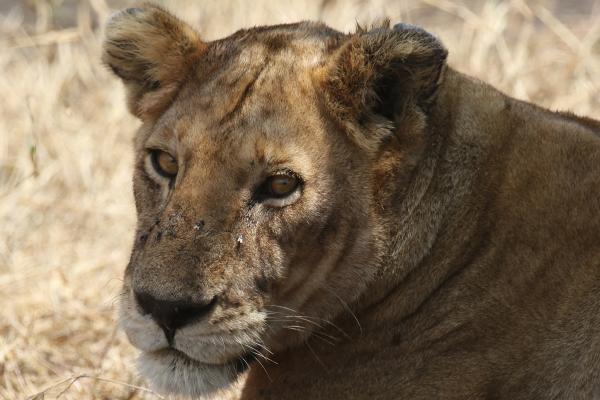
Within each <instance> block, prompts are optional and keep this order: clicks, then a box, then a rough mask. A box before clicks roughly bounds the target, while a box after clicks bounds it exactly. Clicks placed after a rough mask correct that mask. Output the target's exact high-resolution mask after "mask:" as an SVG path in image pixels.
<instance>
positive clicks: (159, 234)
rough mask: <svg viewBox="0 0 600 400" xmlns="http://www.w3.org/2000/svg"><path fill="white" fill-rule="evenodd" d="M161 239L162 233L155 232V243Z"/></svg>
mask: <svg viewBox="0 0 600 400" xmlns="http://www.w3.org/2000/svg"><path fill="white" fill-rule="evenodd" d="M161 239H162V231H158V232H156V241H157V242H160V240H161Z"/></svg>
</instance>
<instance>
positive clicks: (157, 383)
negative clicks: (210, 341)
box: [138, 349, 249, 398]
mask: <svg viewBox="0 0 600 400" xmlns="http://www.w3.org/2000/svg"><path fill="white" fill-rule="evenodd" d="M248 363H249V360H246V357H240V359H238V360H235V361H233V362H231V363H227V364H205V363H201V362H199V361H196V360H194V359H191V358H189V357H187V356H186V355H185V354H184V353H182V352H180V351H178V350H174V349H163V350H159V351H154V352H143V353H142V354H141V355H140V357H139V358H138V370H139V371H140V373H141V374H142V375H143V376H144V377H145V378H146V379H147V380H148V381H149V383H150V385H151V387H152V388H153V389H154V390H156V391H157V392H159V393H164V394H177V395H184V396H190V397H192V398H211V397H212V396H213V395H214V394H216V393H217V392H219V391H221V390H223V389H227V388H229V387H231V386H232V385H233V384H234V383H235V382H236V381H237V380H238V378H239V377H240V375H241V374H242V373H243V372H244V371H245V369H246V368H247V366H248Z"/></svg>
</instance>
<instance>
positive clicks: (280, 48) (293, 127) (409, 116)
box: [103, 4, 600, 400]
mask: <svg viewBox="0 0 600 400" xmlns="http://www.w3.org/2000/svg"><path fill="white" fill-rule="evenodd" d="M446 55H447V52H446V50H445V48H444V46H443V45H442V44H441V43H440V42H439V41H438V40H437V39H436V38H434V37H433V36H432V35H430V34H428V33H427V32H425V31H423V30H421V29H419V28H416V27H414V26H410V25H403V24H400V25H397V26H395V27H393V28H389V27H388V26H387V25H383V26H380V27H376V28H373V29H371V30H364V29H358V30H357V32H355V33H352V34H343V33H340V32H337V31H335V30H333V29H330V28H328V27H327V26H325V25H323V24H320V23H310V22H302V23H298V24H290V25H277V26H267V27H257V28H253V29H248V30H241V31H239V32H236V33H234V34H233V35H231V36H229V37H227V38H225V39H222V40H217V41H214V42H208V43H207V42H203V41H202V40H201V39H200V38H199V36H198V34H197V33H196V32H195V31H194V30H193V29H192V28H190V27H189V26H188V25H186V24H185V23H183V22H182V21H180V20H178V19H177V18H176V17H174V16H173V15H171V14H169V13H168V12H166V11H165V10H163V9H161V8H160V7H157V6H155V5H151V4H144V5H142V6H140V7H139V8H131V9H128V10H125V11H123V12H120V13H118V14H116V15H115V16H114V17H113V18H112V19H111V20H110V21H109V23H108V26H107V29H106V42H105V44H104V54H103V60H104V62H105V63H106V64H107V65H108V66H110V68H111V69H112V70H113V71H114V73H115V74H116V75H117V76H119V77H120V78H121V79H122V80H123V82H124V83H125V85H126V88H127V95H128V104H129V108H130V110H131V112H132V113H133V114H135V115H136V116H138V117H139V118H140V120H141V122H142V125H141V128H140V129H139V132H138V133H137V135H136V139H135V149H136V164H135V175H134V192H135V199H136V206H137V212H138V226H137V234H136V240H135V244H134V247H133V251H132V255H131V261H130V263H129V265H128V267H127V269H126V271H125V281H124V288H123V297H122V303H121V305H122V307H121V308H122V310H121V317H122V318H121V324H122V326H123V327H124V329H125V332H126V333H127V335H128V337H129V339H130V341H131V342H132V343H133V345H135V346H136V347H138V348H139V349H140V350H141V351H142V354H141V357H140V361H139V367H140V370H141V371H142V373H143V374H144V375H145V376H146V377H148V378H149V381H150V382H151V383H152V384H153V385H154V386H155V387H156V388H157V389H158V390H159V391H161V392H165V393H184V394H188V395H191V396H196V397H202V398H204V397H207V398H210V397H212V396H217V397H219V396H221V397H224V398H239V399H293V400H298V399H323V400H324V399H328V400H331V399H334V400H335V399H433V398H457V399H458V398H460V399H466V398H469V399H474V398H490V399H491V398H493V399H500V398H502V399H580V398H598V397H599V396H600V311H599V310H600V193H599V188H600V137H599V133H600V123H599V122H597V121H594V120H591V119H586V118H579V117H576V116H574V115H571V114H568V113H555V112H550V111H547V110H544V109H541V108H538V107H536V106H534V105H531V104H527V103H524V102H522V101H518V100H515V99H512V98H510V97H507V96H505V95H504V94H502V93H500V92H498V91H497V90H495V89H493V88H492V87H490V86H488V85H486V84H484V83H482V82H479V81H477V80H475V79H473V78H470V77H468V76H465V75H462V74H460V73H458V72H456V71H454V70H453V69H451V68H449V67H447V66H446V62H445V60H446Z"/></svg>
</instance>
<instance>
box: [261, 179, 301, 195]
mask: <svg viewBox="0 0 600 400" xmlns="http://www.w3.org/2000/svg"><path fill="white" fill-rule="evenodd" d="M299 183H300V182H299V180H298V178H296V177H295V176H292V175H284V174H281V175H273V176H271V177H269V179H267V182H266V189H267V194H268V195H269V196H271V197H275V198H281V197H286V196H289V195H290V194H292V193H293V192H294V191H295V190H296V189H297V188H298V184H299Z"/></svg>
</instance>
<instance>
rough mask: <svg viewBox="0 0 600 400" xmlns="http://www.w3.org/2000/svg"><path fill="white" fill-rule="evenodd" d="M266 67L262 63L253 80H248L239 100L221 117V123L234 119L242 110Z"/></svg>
mask: <svg viewBox="0 0 600 400" xmlns="http://www.w3.org/2000/svg"><path fill="white" fill-rule="evenodd" d="M265 68H266V64H263V65H261V67H260V69H259V70H258V72H257V73H256V75H255V76H254V78H252V80H251V81H250V82H248V84H247V85H246V87H245V88H244V90H243V91H242V94H241V95H240V97H239V98H238V99H237V101H236V103H235V105H234V106H233V108H232V109H231V110H230V111H229V112H227V113H226V114H225V115H224V116H223V118H221V119H220V121H219V124H223V123H225V122H227V121H228V120H230V119H232V118H233V117H235V116H236V115H237V114H238V113H239V112H240V110H241V109H242V106H243V104H244V101H245V100H246V99H247V98H248V97H249V96H250V94H251V93H252V89H253V88H254V84H255V83H256V81H257V80H258V79H259V78H260V76H261V75H262V73H263V72H264V70H265Z"/></svg>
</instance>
